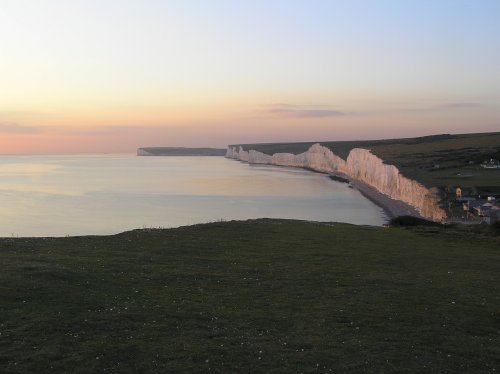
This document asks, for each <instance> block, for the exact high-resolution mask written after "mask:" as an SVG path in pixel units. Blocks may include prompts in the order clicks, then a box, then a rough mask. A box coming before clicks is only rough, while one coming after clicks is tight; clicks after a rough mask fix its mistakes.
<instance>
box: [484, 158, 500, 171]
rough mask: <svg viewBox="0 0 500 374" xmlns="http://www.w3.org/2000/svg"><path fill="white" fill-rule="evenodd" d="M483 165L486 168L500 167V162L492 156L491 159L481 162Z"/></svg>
mask: <svg viewBox="0 0 500 374" xmlns="http://www.w3.org/2000/svg"><path fill="white" fill-rule="evenodd" d="M481 167H483V168H485V169H500V162H499V161H498V160H495V159H493V158H490V160H489V161H485V162H483V163H482V164H481Z"/></svg>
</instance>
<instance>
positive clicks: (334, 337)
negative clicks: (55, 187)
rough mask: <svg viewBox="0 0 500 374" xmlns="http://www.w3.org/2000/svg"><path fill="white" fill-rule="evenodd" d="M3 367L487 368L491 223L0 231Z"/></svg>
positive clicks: (493, 345)
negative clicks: (35, 234) (75, 233)
mask: <svg viewBox="0 0 500 374" xmlns="http://www.w3.org/2000/svg"><path fill="white" fill-rule="evenodd" d="M0 263H1V264H2V271H1V272H0V295H1V298H0V368H1V372H2V373H49V372H50V373H89V372H117V373H166V372H168V373H177V372H193V373H201V372H225V373H246V372H258V373H269V372H273V373H290V372H292V373H300V372H304V373H317V372H320V373H325V372H356V373H363V372H366V373H373V372H380V373H382V372H383V373H401V372H405V373H422V372H425V373H451V372H454V373H459V372H460V373H466V372H468V373H470V372H474V373H480V372H484V373H486V372H492V371H493V370H494V369H496V370H497V371H498V370H500V286H499V285H500V273H499V272H498V264H499V263H500V247H499V245H498V242H495V241H494V239H493V238H492V237H482V236H480V234H475V233H474V232H470V231H462V230H458V229H452V228H439V227H429V228H425V229H424V228H422V229H413V230H405V229H399V228H377V227H364V226H353V225H347V224H336V223H334V224H321V223H310V222H302V221H289V220H256V221H245V222H220V223H211V224H205V225H196V226H190V227H181V228H177V229H168V230H159V229H158V230H152V229H151V230H137V231H130V232H126V233H123V234H119V235H114V236H103V237H67V238H4V239H0Z"/></svg>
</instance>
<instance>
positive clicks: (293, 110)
mask: <svg viewBox="0 0 500 374" xmlns="http://www.w3.org/2000/svg"><path fill="white" fill-rule="evenodd" d="M316 108H320V109H316ZM478 108H484V105H483V104H480V103H477V102H451V103H445V104H438V105H434V106H427V107H420V108H408V107H406V108H395V109H375V110H367V109H366V110H365V109H360V110H349V111H342V110H337V109H331V107H328V106H324V105H293V104H286V103H279V104H273V105H269V106H267V107H266V109H264V110H263V111H262V110H260V113H262V112H263V113H265V114H268V115H271V116H275V117H285V118H328V117H346V116H349V117H350V116H367V115H384V114H387V115H390V114H406V113H414V114H418V113H432V112H440V111H450V110H453V111H459V110H473V109H478Z"/></svg>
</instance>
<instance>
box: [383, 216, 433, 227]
mask: <svg viewBox="0 0 500 374" xmlns="http://www.w3.org/2000/svg"><path fill="white" fill-rule="evenodd" d="M389 225H390V226H391V227H412V226H432V227H440V226H442V225H441V224H440V223H438V222H433V221H429V220H426V219H423V218H419V217H413V216H399V217H396V218H393V219H391V220H390V222H389Z"/></svg>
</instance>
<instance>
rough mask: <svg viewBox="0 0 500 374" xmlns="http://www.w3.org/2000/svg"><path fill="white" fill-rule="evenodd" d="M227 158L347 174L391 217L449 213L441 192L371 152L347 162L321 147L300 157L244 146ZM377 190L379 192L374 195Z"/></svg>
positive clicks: (354, 154) (354, 153)
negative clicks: (264, 151) (407, 174)
mask: <svg viewBox="0 0 500 374" xmlns="http://www.w3.org/2000/svg"><path fill="white" fill-rule="evenodd" d="M226 157H227V158H232V159H236V160H240V161H244V162H248V163H252V164H267V165H276V166H291V167H300V168H308V169H312V170H315V171H319V172H323V173H336V174H344V175H345V176H347V177H348V178H349V179H351V180H353V182H354V185H355V186H356V187H357V188H358V189H359V190H360V192H361V193H363V194H364V195H365V196H366V197H368V198H370V199H372V200H373V201H374V202H375V203H377V204H378V205H379V206H381V207H382V208H383V209H385V210H386V211H387V212H388V213H389V215H390V216H396V215H402V214H410V215H421V216H422V217H424V218H427V219H431V220H433V221H443V220H445V219H446V212H445V211H444V210H443V209H442V208H441V207H440V205H439V202H440V199H439V196H438V190H437V188H430V189H429V188H427V187H425V186H423V185H422V184H421V183H419V182H417V181H415V180H412V179H409V178H407V177H405V176H403V175H402V174H401V173H400V172H399V169H398V168H397V167H396V166H394V165H387V164H384V161H383V160H382V159H380V158H378V157H377V156H375V155H373V154H372V153H371V152H370V151H369V150H367V149H363V148H354V149H352V150H351V151H350V152H349V155H348V157H347V159H346V160H344V159H342V158H341V157H339V156H337V155H336V154H334V153H333V152H332V151H331V150H329V149H328V148H326V147H324V146H322V145H320V144H314V145H312V146H311V147H310V148H309V149H308V150H307V151H306V152H304V153H300V154H297V155H294V154H292V153H274V154H273V155H267V154H265V153H262V152H258V151H256V150H249V151H245V150H244V149H243V148H242V147H241V146H239V147H238V146H230V147H228V149H227V152H226ZM373 189H375V190H376V191H371V190H373ZM383 195H385V196H386V197H389V198H390V199H394V200H396V201H397V202H402V203H404V204H406V205H409V206H410V207H407V209H404V208H402V206H401V204H398V203H397V202H394V203H391V201H390V199H384V198H383ZM412 208H413V209H412Z"/></svg>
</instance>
